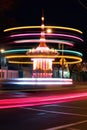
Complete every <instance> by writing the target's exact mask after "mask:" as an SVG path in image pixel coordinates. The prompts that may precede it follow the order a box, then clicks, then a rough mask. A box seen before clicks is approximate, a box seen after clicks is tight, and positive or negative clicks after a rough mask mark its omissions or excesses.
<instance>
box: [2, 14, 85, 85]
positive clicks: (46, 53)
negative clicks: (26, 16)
mask: <svg viewBox="0 0 87 130" xmlns="http://www.w3.org/2000/svg"><path fill="white" fill-rule="evenodd" d="M41 19H42V24H41V26H22V27H14V28H8V29H5V30H4V33H5V34H6V35H7V39H9V40H8V42H6V46H8V49H7V50H5V51H4V52H3V54H4V56H5V57H6V59H8V63H9V64H22V65H24V64H27V65H28V64H33V73H32V77H31V78H30V77H29V78H24V77H23V78H15V79H8V78H7V79H6V80H5V82H4V83H6V84H21V85H36V86H38V85H60V84H61V85H71V84H73V80H72V79H71V78H70V77H68V78H65V77H64V68H65V67H67V68H68V65H69V64H77V63H80V62H82V56H83V54H82V53H81V52H78V51H74V50H71V49H65V48H66V47H67V48H69V47H70V48H71V47H73V46H74V44H76V43H79V44H80V43H82V42H83V39H82V38H81V35H82V31H80V30H78V29H74V28H69V27H62V26H45V25H44V17H43V16H42V18H41ZM49 28H50V29H53V32H54V33H47V32H46V29H49ZM37 43H39V46H38V47H34V48H33V47H32V48H30V46H31V45H32V46H36V44H37ZM47 44H48V45H49V46H50V45H51V46H52V47H51V48H49V47H48V45H47ZM55 44H56V46H57V47H58V46H61V47H59V48H58V49H54V48H55V47H54V46H55ZM25 46H26V48H25ZM11 47H12V48H13V49H9V48H11ZM23 47H24V48H23ZM54 60H55V61H54ZM55 64H56V65H57V64H59V65H60V66H61V77H60V78H58V77H57V78H53V77H52V75H53V68H52V67H53V65H55ZM8 81H9V82H8ZM2 83H3V81H2Z"/></svg>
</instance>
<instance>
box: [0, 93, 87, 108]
mask: <svg viewBox="0 0 87 130" xmlns="http://www.w3.org/2000/svg"><path fill="white" fill-rule="evenodd" d="M86 98H87V93H86V92H78V93H69V94H60V95H59V94H58V95H57V94H55V95H54V94H52V95H48V96H45V95H43V96H42V97H41V96H39V97H38V96H35V95H34V97H31V96H30V97H21V98H11V99H0V109H6V108H17V107H25V106H38V105H45V104H53V103H59V102H69V101H75V100H81V99H86Z"/></svg>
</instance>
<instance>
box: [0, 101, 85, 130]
mask: <svg viewBox="0 0 87 130" xmlns="http://www.w3.org/2000/svg"><path fill="white" fill-rule="evenodd" d="M0 130H87V101H86V99H83V100H79V99H78V100H76V101H67V102H59V103H51V104H46V105H45V104H44V105H39V106H38V105H37V106H32V107H29V106H27V107H19V108H10V109H0Z"/></svg>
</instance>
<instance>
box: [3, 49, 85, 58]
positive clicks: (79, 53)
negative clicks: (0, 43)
mask: <svg viewBox="0 0 87 130" xmlns="http://www.w3.org/2000/svg"><path fill="white" fill-rule="evenodd" d="M28 50H31V49H15V50H6V51H4V52H3V53H4V54H7V53H16V52H27V51H28ZM56 50H57V51H58V52H62V51H63V52H64V53H71V54H76V55H78V56H83V54H82V53H81V52H78V51H72V50H59V49H56Z"/></svg>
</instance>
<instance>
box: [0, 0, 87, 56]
mask: <svg viewBox="0 0 87 130" xmlns="http://www.w3.org/2000/svg"><path fill="white" fill-rule="evenodd" d="M42 9H44V15H45V25H57V26H66V27H72V28H77V29H80V30H81V31H83V39H84V41H85V42H84V45H82V51H83V53H84V54H85V56H86V54H87V49H86V48H87V45H86V42H87V0H0V28H1V30H3V29H5V28H8V27H14V26H24V25H25V26H26V25H40V24H41V14H42Z"/></svg>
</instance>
